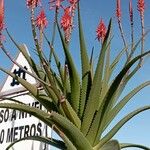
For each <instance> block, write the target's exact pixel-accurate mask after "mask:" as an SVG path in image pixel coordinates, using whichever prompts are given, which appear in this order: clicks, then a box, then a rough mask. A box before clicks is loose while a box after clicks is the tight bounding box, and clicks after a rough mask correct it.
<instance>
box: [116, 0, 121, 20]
mask: <svg viewBox="0 0 150 150" xmlns="http://www.w3.org/2000/svg"><path fill="white" fill-rule="evenodd" d="M116 16H117V19H118V20H119V21H120V20H121V6H120V0H117V8H116Z"/></svg>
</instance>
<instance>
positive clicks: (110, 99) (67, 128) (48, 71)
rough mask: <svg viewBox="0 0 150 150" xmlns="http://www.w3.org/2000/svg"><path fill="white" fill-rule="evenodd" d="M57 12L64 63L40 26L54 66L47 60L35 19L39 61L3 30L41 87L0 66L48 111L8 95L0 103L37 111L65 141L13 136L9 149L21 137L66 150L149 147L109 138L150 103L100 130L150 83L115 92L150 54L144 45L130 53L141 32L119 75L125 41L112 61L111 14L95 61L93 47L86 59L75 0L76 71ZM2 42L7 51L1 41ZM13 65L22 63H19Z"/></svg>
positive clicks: (34, 33) (1, 105)
mask: <svg viewBox="0 0 150 150" xmlns="http://www.w3.org/2000/svg"><path fill="white" fill-rule="evenodd" d="M32 11H33V10H32ZM32 13H33V12H32ZM57 13H58V12H57V11H56V18H55V19H56V22H55V24H54V26H57V29H58V33H59V34H58V35H59V37H60V42H61V45H62V48H63V52H64V56H65V64H63V63H61V61H60V60H59V57H58V55H57V53H56V51H55V48H54V47H53V42H54V41H53V42H52V43H51V42H50V41H49V40H48V38H47V37H46V35H45V34H44V33H43V32H41V35H40V36H43V35H44V37H45V39H46V42H47V43H48V46H49V48H50V57H53V58H54V63H55V65H56V68H53V65H51V62H49V61H48V60H47V58H46V57H45V55H44V54H43V51H42V50H41V49H42V47H41V45H42V44H41V43H40V42H39V41H38V40H37V37H36V36H37V34H36V26H35V24H34V23H33V20H31V22H32V31H33V38H34V41H35V47H36V51H37V56H38V58H39V60H40V64H39V65H37V63H36V61H35V60H34V59H33V58H32V57H31V56H30V55H29V54H28V48H27V46H26V45H25V44H22V45H20V44H18V43H17V42H16V41H15V40H14V39H13V37H12V36H11V35H10V33H9V32H8V31H7V33H8V36H9V37H10V39H11V41H12V42H13V43H14V44H15V46H16V47H17V49H18V50H19V51H20V52H22V54H23V55H24V57H25V59H26V60H27V62H28V63H29V65H30V67H31V69H32V71H33V74H30V73H29V72H28V71H26V70H25V71H26V73H28V74H30V75H31V76H32V77H34V78H35V79H36V81H37V82H38V83H39V85H40V86H41V88H42V90H40V89H38V88H37V87H36V86H35V85H32V84H30V83H29V82H28V81H26V80H24V79H22V78H20V77H18V76H17V75H15V74H14V73H11V72H10V71H8V70H6V69H4V68H2V67H0V70H1V71H3V72H4V73H6V74H8V75H10V76H11V77H12V78H14V79H16V80H17V81H18V82H19V83H20V84H21V85H22V86H24V87H25V88H26V89H27V91H28V92H29V93H30V95H32V96H33V97H34V98H35V99H37V101H39V102H40V103H41V104H42V105H43V106H44V107H45V108H46V112H45V111H43V110H39V109H37V108H33V107H30V106H27V105H25V104H23V103H19V102H18V101H17V100H15V99H13V98H7V97H5V98H2V99H3V100H9V101H11V103H3V101H2V102H1V103H0V108H9V109H16V110H19V111H24V112H27V113H29V114H31V115H33V116H35V117H37V118H38V119H40V120H41V121H43V122H44V123H45V124H47V125H48V126H49V127H52V126H53V129H54V130H55V132H57V134H58V135H59V136H60V137H61V139H62V140H63V141H59V140H56V139H53V138H47V137H34V136H33V137H26V138H23V139H20V140H18V141H15V142H14V143H12V144H11V145H9V147H8V148H7V149H9V148H10V147H11V146H13V145H14V144H15V143H17V142H19V141H22V140H37V141H41V142H45V143H47V144H51V145H53V146H55V147H57V148H61V149H68V150H92V149H93V150H120V149H121V148H126V147H131V146H133V147H139V148H143V149H145V150H148V149H149V148H146V147H144V146H140V145H136V144H119V142H118V141H117V140H112V138H113V136H114V135H115V134H116V133H117V132H118V131H119V129H120V128H121V127H122V126H123V125H124V124H125V123H126V122H128V121H129V120H130V119H131V118H133V117H134V116H135V115H137V114H139V113H141V112H143V111H145V110H148V109H150V106H145V107H142V108H139V109H137V110H135V111H133V112H131V113H129V114H128V115H127V116H125V117H124V118H123V119H121V120H120V121H119V122H118V123H117V124H116V125H115V126H114V127H113V128H112V129H110V131H109V132H107V134H106V135H105V136H103V133H104V132H105V131H106V128H107V127H108V126H109V125H110V124H111V122H112V121H113V120H114V119H115V118H116V116H117V115H118V113H119V112H120V111H121V110H122V109H123V108H124V107H125V106H126V104H127V103H128V102H129V101H130V100H131V98H132V97H133V96H134V95H135V94H137V93H138V92H139V91H140V90H142V89H143V88H144V87H146V86H149V85H150V81H146V82H145V83H142V84H141V85H139V86H138V87H136V88H134V89H133V90H132V91H131V92H129V93H128V94H127V95H126V96H125V97H124V98H123V99H121V100H119V96H120V95H121V94H122V92H123V91H124V88H125V86H126V85H127V83H128V82H129V81H130V79H131V78H132V77H133V76H134V74H135V73H136V71H138V70H139V68H140V67H141V60H142V59H143V57H145V56H148V55H149V54H150V51H146V52H145V53H141V54H139V55H138V56H135V57H134V58H133V54H134V52H135V51H136V49H137V48H138V46H139V44H140V43H141V41H142V39H143V38H140V40H139V41H138V42H137V43H135V45H134V46H133V47H132V48H131V53H130V55H129V57H128V58H127V61H126V62H125V64H124V66H123V68H122V69H121V71H120V72H119V73H118V74H117V75H113V73H114V70H115V68H116V67H117V65H118V63H119V62H120V59H121V57H122V56H123V55H124V52H125V51H126V50H127V49H129V47H124V48H123V49H122V50H121V51H120V52H119V54H117V56H116V57H115V58H114V60H113V61H111V59H110V55H111V42H112V37H111V33H112V19H110V22H109V25H108V29H107V33H106V36H105V38H104V41H102V45H101V49H100V52H99V58H98V61H97V64H96V65H95V64H93V53H94V51H93V50H92V54H91V59H89V56H88V50H87V45H86V42H85V37H84V31H83V27H82V21H81V14H80V8H79V4H78V27H79V44H80V57H81V69H82V70H81V75H80V71H78V70H77V68H76V65H75V62H74V59H73V57H72V55H71V51H70V50H69V49H70V47H69V44H68V42H67V41H66V40H65V36H64V35H63V33H62V31H61V28H60V24H59V22H58V18H57V17H58V16H57ZM143 36H145V35H143ZM53 40H54V38H53ZM1 44H2V43H1ZM1 48H2V49H3V51H5V49H4V46H3V45H2V47H1ZM16 65H18V67H21V66H19V64H16ZM56 69H57V70H56ZM47 112H48V113H47Z"/></svg>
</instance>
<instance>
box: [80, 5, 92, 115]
mask: <svg viewBox="0 0 150 150" xmlns="http://www.w3.org/2000/svg"><path fill="white" fill-rule="evenodd" d="M78 26H79V40H80V53H81V64H82V89H81V99H80V109H79V111H80V112H79V115H80V118H81V117H82V114H83V111H84V107H85V103H86V99H87V93H89V92H88V89H89V88H90V87H89V86H90V85H89V84H90V83H89V80H91V79H90V75H91V74H90V62H89V57H88V54H87V48H86V43H85V39H84V33H83V28H82V22H81V15H80V8H79V3H78Z"/></svg>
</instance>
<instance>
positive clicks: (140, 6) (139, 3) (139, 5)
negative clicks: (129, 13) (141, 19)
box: [137, 0, 145, 16]
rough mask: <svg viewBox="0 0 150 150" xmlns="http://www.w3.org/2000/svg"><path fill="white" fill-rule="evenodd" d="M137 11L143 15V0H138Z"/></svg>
mask: <svg viewBox="0 0 150 150" xmlns="http://www.w3.org/2000/svg"><path fill="white" fill-rule="evenodd" d="M137 8H138V11H139V12H140V15H141V16H143V15H144V10H145V2H144V0H138V4H137Z"/></svg>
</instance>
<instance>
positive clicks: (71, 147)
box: [60, 133, 77, 150]
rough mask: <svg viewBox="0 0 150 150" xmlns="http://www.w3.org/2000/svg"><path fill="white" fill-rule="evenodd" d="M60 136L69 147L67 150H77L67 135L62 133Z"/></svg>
mask: <svg viewBox="0 0 150 150" xmlns="http://www.w3.org/2000/svg"><path fill="white" fill-rule="evenodd" d="M60 136H61V138H62V139H63V141H64V143H65V145H66V147H67V148H66V149H67V150H77V149H76V148H75V146H74V145H73V143H72V142H71V141H70V140H69V139H68V137H67V136H66V135H65V134H63V133H61V135H60ZM61 149H63V150H65V149H64V148H63V147H61Z"/></svg>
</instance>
